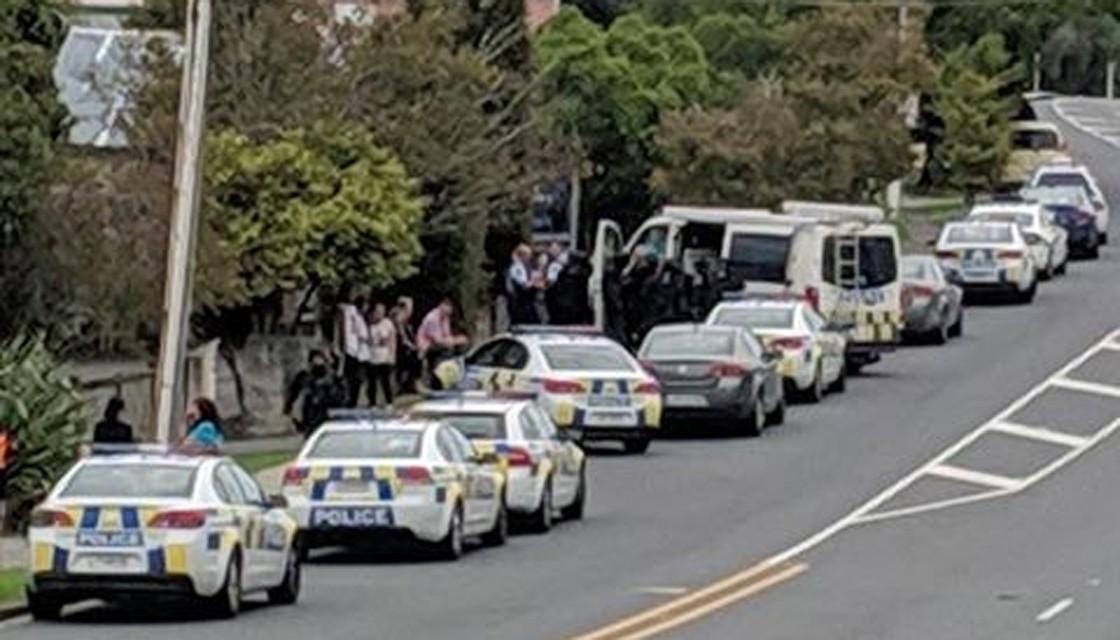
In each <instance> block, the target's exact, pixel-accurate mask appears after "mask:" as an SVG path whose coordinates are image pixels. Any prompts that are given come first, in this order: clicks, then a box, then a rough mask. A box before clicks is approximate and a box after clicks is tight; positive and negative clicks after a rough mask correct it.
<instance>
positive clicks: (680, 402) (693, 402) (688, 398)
mask: <svg viewBox="0 0 1120 640" xmlns="http://www.w3.org/2000/svg"><path fill="white" fill-rule="evenodd" d="M665 404H666V406H669V407H706V406H708V399H707V398H705V397H704V396H698V395H685V394H675V393H670V394H669V395H667V396H665Z"/></svg>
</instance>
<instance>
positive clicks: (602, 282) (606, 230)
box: [587, 220, 624, 333]
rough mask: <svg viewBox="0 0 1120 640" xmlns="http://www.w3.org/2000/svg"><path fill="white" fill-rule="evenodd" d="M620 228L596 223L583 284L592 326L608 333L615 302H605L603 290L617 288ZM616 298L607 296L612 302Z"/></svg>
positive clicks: (601, 221)
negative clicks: (589, 273)
mask: <svg viewBox="0 0 1120 640" xmlns="http://www.w3.org/2000/svg"><path fill="white" fill-rule="evenodd" d="M623 241H624V238H623V237H622V227H620V226H618V223H617V222H615V221H614V220H600V221H599V223H598V225H597V226H596V227H595V244H594V246H593V248H592V251H591V278H590V280H588V282H587V297H588V299H589V300H590V301H591V310H592V312H593V313H594V317H595V326H596V327H597V328H599V329H600V330H602V331H604V332H606V333H610V331H609V329H610V328H611V327H613V326H615V325H614V319H615V318H617V317H618V315H617V313H615V309H614V308H613V306H614V305H617V304H618V303H619V302H620V301H619V300H612V299H608V295H607V290H608V288H610V287H611V286H617V283H618V277H619V276H618V273H617V265H618V262H619V260H618V258H619V256H621V255H622V253H623V244H624V242H623ZM614 297H616V296H611V298H614Z"/></svg>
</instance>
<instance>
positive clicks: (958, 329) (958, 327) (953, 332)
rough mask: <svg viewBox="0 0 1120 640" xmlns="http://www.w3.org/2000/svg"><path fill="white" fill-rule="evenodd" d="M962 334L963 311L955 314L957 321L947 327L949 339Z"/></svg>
mask: <svg viewBox="0 0 1120 640" xmlns="http://www.w3.org/2000/svg"><path fill="white" fill-rule="evenodd" d="M963 334H964V309H961V310H960V311H958V312H957V321H956V322H954V323H953V324H952V325H950V326H949V337H950V338H959V337H961V335H963Z"/></svg>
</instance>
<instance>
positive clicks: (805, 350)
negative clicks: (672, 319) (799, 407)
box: [708, 296, 847, 402]
mask: <svg viewBox="0 0 1120 640" xmlns="http://www.w3.org/2000/svg"><path fill="white" fill-rule="evenodd" d="M708 324H711V325H724V326H735V327H744V328H746V329H750V330H751V331H752V332H753V333H754V334H755V335H756V336H758V338H759V339H760V340H761V341H762V343H763V344H764V345H766V347H767V348H769V349H773V350H775V351H778V352H779V353H781V354H782V360H781V363H780V364H779V366H778V370H779V372H780V373H781V374H782V377H783V378H784V379H785V382H786V388H787V390H788V392H789V395H791V396H793V395H799V396H801V397H802V398H804V399H805V400H807V401H809V402H820V400H821V399H822V398H823V397H824V394H825V392H826V391H837V392H839V391H843V390H844V387H845V386H846V378H845V362H844V355H845V351H846V348H847V338H846V337H845V336H844V334H843V333H841V332H839V331H833V330H831V328H830V327H828V326H827V324H826V323H825V321H824V319H823V318H821V317H820V315H819V314H817V312H816V311H814V310H813V308H812V307H811V306H810V305H809V303H807V302H805V301H803V300H800V299H797V298H788V297H787V298H784V299H783V298H782V297H781V296H777V297H758V298H747V299H744V300H734V301H725V302H721V303H720V304H718V305H716V307H715V308H714V309H712V312H711V313H710V314H709V315H708Z"/></svg>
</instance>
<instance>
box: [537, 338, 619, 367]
mask: <svg viewBox="0 0 1120 640" xmlns="http://www.w3.org/2000/svg"><path fill="white" fill-rule="evenodd" d="M541 352H542V353H544V359H545V361H547V362H548V367H549V368H550V369H552V370H553V371H633V370H634V367H633V366H632V365H631V364H630V361H629V359H628V358H627V357H626V355H625V354H624V353H623V352H622V351H621V350H620V349H618V348H617V347H609V346H603V345H601V344H594V345H549V346H546V347H541Z"/></svg>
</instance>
